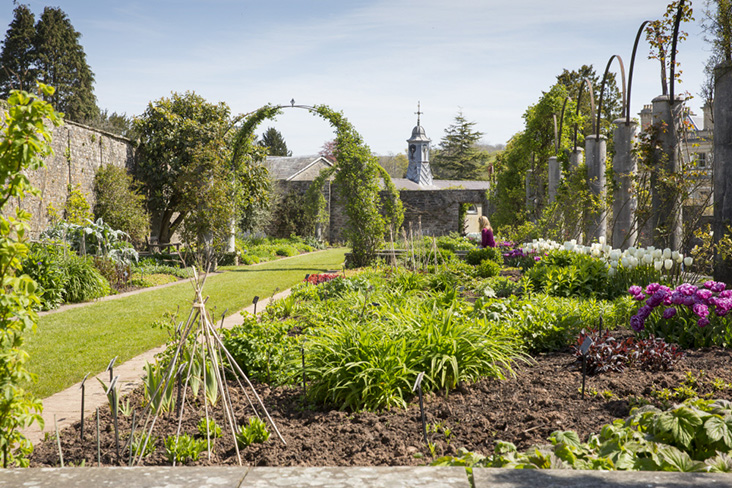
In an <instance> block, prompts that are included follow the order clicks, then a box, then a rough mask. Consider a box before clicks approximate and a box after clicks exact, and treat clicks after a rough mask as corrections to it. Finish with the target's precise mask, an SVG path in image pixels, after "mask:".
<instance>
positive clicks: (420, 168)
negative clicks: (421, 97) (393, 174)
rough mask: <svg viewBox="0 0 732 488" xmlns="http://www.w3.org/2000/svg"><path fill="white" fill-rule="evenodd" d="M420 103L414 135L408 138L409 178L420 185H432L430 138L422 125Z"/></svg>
mask: <svg viewBox="0 0 732 488" xmlns="http://www.w3.org/2000/svg"><path fill="white" fill-rule="evenodd" d="M420 115H422V112H420V110H419V103H417V126H416V127H415V128H414V129H412V137H410V138H409V139H408V140H407V144H408V146H407V157H408V158H409V166H408V167H407V179H408V180H410V181H413V182H415V183H417V184H418V185H420V186H432V169H431V168H430V142H431V141H430V139H429V138H428V137H427V134H425V132H424V128H422V126H421V125H420Z"/></svg>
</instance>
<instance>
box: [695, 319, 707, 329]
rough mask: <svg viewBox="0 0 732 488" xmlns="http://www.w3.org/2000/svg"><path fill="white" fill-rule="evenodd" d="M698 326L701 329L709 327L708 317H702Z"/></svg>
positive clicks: (698, 321) (697, 323) (697, 322)
mask: <svg viewBox="0 0 732 488" xmlns="http://www.w3.org/2000/svg"><path fill="white" fill-rule="evenodd" d="M696 325H698V326H699V327H706V326H707V325H709V319H708V318H706V317H702V318H700V319H699V320H697V321H696Z"/></svg>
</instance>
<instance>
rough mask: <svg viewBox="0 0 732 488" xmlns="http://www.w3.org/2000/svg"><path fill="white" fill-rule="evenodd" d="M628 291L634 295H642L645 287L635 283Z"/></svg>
mask: <svg viewBox="0 0 732 488" xmlns="http://www.w3.org/2000/svg"><path fill="white" fill-rule="evenodd" d="M628 293H630V294H631V295H633V296H635V295H640V294H641V293H643V288H641V287H640V286H638V285H633V286H631V287H630V288H628Z"/></svg>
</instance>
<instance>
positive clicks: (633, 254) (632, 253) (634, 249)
mask: <svg viewBox="0 0 732 488" xmlns="http://www.w3.org/2000/svg"><path fill="white" fill-rule="evenodd" d="M635 251H636V248H635V247H629V248H628V251H627V252H628V254H630V255H631V256H635Z"/></svg>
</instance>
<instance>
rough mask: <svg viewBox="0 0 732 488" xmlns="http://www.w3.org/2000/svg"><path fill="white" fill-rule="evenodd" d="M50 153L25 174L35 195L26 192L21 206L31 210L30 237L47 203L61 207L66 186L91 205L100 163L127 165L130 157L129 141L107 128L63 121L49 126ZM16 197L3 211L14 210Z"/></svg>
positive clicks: (41, 223)
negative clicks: (31, 172) (38, 193)
mask: <svg viewBox="0 0 732 488" xmlns="http://www.w3.org/2000/svg"><path fill="white" fill-rule="evenodd" d="M52 147H53V152H54V154H53V155H52V156H50V157H49V158H48V159H46V165H45V167H44V168H41V169H40V170H38V171H35V172H33V174H31V175H29V177H30V180H31V183H32V184H33V186H35V187H36V188H38V190H40V195H39V197H33V196H29V197H26V198H25V199H24V200H23V201H22V202H21V207H22V208H23V209H25V210H27V211H29V212H31V214H33V218H32V220H31V238H37V237H38V235H39V234H40V232H41V231H43V230H44V229H45V228H46V227H47V226H48V221H49V220H48V212H47V209H48V206H49V205H52V206H53V207H54V208H55V209H57V210H59V211H60V210H62V209H63V207H64V204H65V203H66V198H67V196H68V192H69V188H76V187H77V185H78V186H79V188H80V189H81V191H82V192H83V193H84V194H85V196H86V199H87V201H88V202H89V204H90V205H92V207H93V206H94V175H95V174H96V172H97V169H99V167H100V166H102V165H107V164H113V165H115V166H119V167H125V168H128V169H130V168H131V167H132V164H133V161H134V147H133V145H132V142H131V141H129V140H128V139H125V138H124V137H120V136H117V135H114V134H110V133H108V132H103V131H100V130H97V129H92V128H90V127H86V126H84V125H81V124H77V123H75V122H71V121H66V122H65V123H64V125H63V126H61V127H55V128H54V130H53V140H52ZM17 203H18V202H17V201H15V202H11V203H9V204H8V205H7V206H6V207H7V209H6V210H5V211H4V213H6V214H8V213H10V212H15V206H16V205H17Z"/></svg>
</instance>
